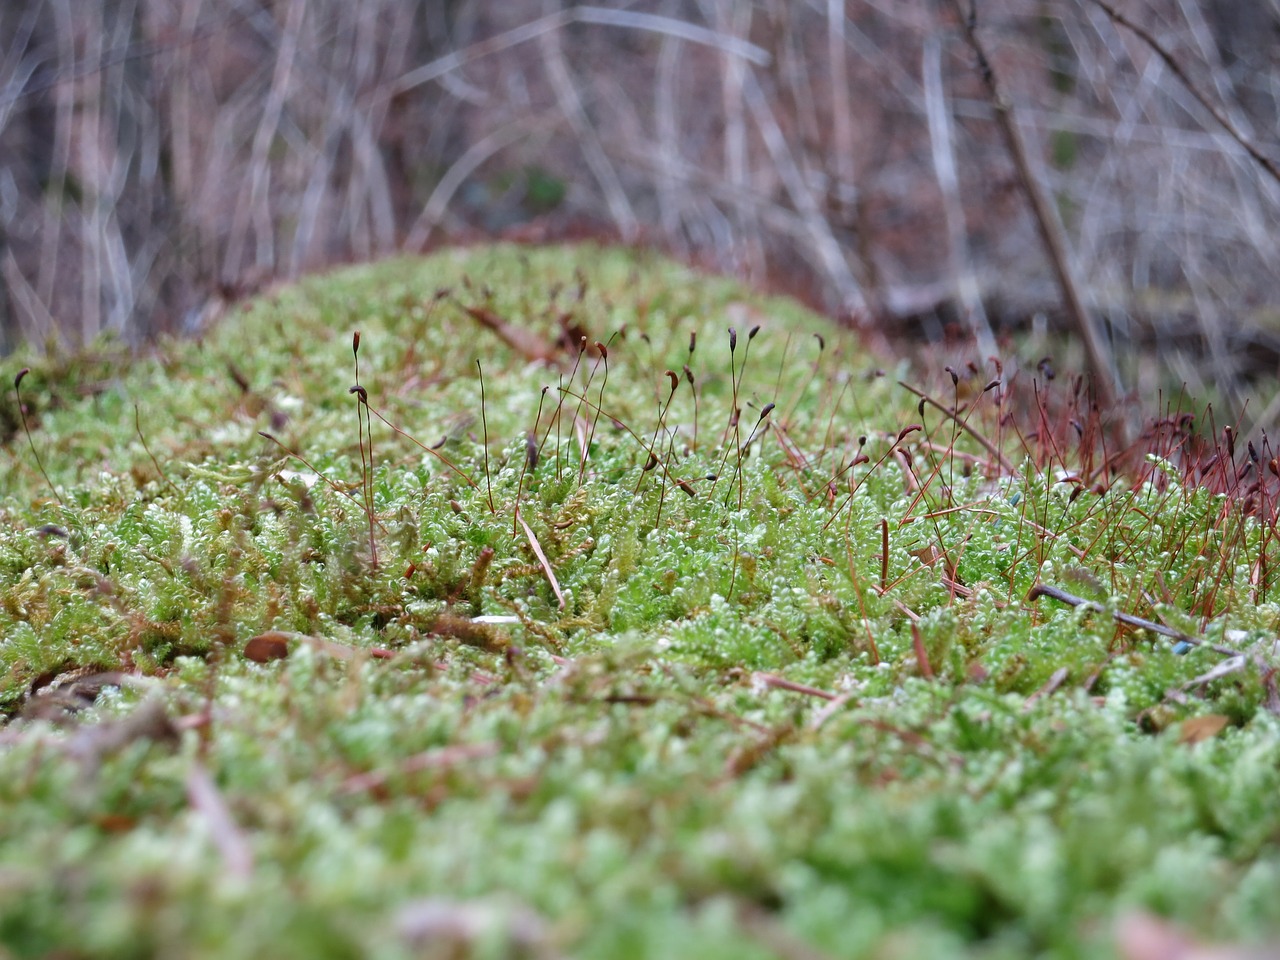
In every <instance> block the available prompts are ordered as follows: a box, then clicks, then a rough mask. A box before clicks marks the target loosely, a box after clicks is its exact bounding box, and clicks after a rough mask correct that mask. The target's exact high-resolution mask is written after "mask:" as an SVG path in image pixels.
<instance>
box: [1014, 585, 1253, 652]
mask: <svg viewBox="0 0 1280 960" xmlns="http://www.w3.org/2000/svg"><path fill="white" fill-rule="evenodd" d="M1040 597H1049V598H1050V599H1052V600H1057V601H1059V602H1061V603H1066V604H1070V605H1071V606H1073V607H1080V608H1082V609H1085V610H1096V611H1097V612H1098V613H1106V612H1107V608H1106V607H1104V606H1103V605H1102V604H1100V603H1095V602H1094V601H1092V600H1086V599H1084V597H1077V596H1076V595H1075V594H1074V593H1067V591H1065V590H1060V589H1058V588H1057V587H1051V586H1049V585H1048V584H1045V583H1037V584H1036V585H1035V586H1034V587H1032V588H1031V592H1030V593H1028V594H1027V600H1028V601H1029V602H1031V603H1035V601H1036V600H1038V599H1039V598H1040ZM1111 616H1112V618H1113V619H1114V620H1115V621H1116V623H1122V624H1124V625H1125V626H1126V627H1137V628H1138V629H1139V630H1149V631H1151V632H1152V633H1157V634H1159V635H1160V636H1162V637H1168V638H1169V639H1170V640H1177V641H1178V642H1179V643H1189V644H1191V645H1192V646H1197V647H1208V648H1209V649H1210V650H1212V651H1214V653H1220V654H1222V655H1223V656H1224V657H1240V656H1244V654H1242V653H1241V652H1240V651H1239V650H1235V649H1233V648H1231V647H1224V646H1221V645H1220V644H1216V643H1210V642H1209V641H1208V640H1206V639H1205V638H1204V637H1195V636H1192V635H1191V634H1189V633H1184V632H1182V631H1181V630H1175V629H1174V628H1173V627H1166V626H1165V625H1164V624H1163V623H1156V622H1155V621H1154V620H1146V619H1143V618H1142V617H1135V616H1134V615H1133V614H1131V613H1122V612H1121V611H1119V610H1114V611H1112V612H1111Z"/></svg>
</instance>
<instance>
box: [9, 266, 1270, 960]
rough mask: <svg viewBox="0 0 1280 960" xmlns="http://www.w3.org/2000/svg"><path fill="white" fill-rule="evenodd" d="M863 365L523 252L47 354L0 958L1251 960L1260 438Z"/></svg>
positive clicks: (1258, 728) (1076, 395)
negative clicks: (1121, 932)
mask: <svg viewBox="0 0 1280 960" xmlns="http://www.w3.org/2000/svg"><path fill="white" fill-rule="evenodd" d="M356 331H359V332H358V333H356ZM353 334H354V335H353ZM873 362H874V361H873V359H872V358H870V357H867V356H865V355H864V354H863V352H862V351H860V349H859V348H858V346H857V344H856V343H855V342H853V341H851V340H849V339H847V338H845V337H844V336H843V335H841V334H840V333H838V332H837V331H835V330H833V329H830V328H828V327H826V326H823V325H822V324H821V323H820V321H818V320H816V319H815V318H812V317H811V316H809V315H807V314H805V313H803V311H801V310H799V309H798V308H796V307H795V306H794V305H791V304H788V303H785V302H781V301H762V300H759V299H755V298H752V297H749V296H747V295H746V294H744V293H743V292H742V291H741V290H740V289H738V288H736V287H735V286H734V285H732V284H730V283H728V282H725V281H718V280H708V279H706V278H698V277H694V276H692V275H690V274H688V273H687V272H686V271H684V270H682V269H681V268H678V267H675V266H673V265H671V264H669V263H666V262H664V261H659V260H656V259H653V258H649V257H645V256H639V257H637V256H636V255H634V254H623V253H619V252H608V251H605V252H601V251H595V250H586V249H578V250H546V251H536V252H531V251H519V250H514V249H508V248H500V249H494V250H478V251H471V252H455V253H448V254H444V255H441V256H438V257H435V258H432V259H429V260H426V261H400V262H391V263H384V264H379V265H376V266H370V267H361V268H356V269H352V270H347V271H343V272H340V273H337V274H335V275H333V276H329V277H322V278H316V279H313V280H310V281H307V282H305V283H303V284H301V285H300V286H298V287H296V288H291V289H287V290H283V291H280V292H278V293H277V294H275V295H273V296H271V297H268V298H265V299H263V300H260V301H258V302H256V303H254V304H252V305H250V306H249V307H248V308H246V309H245V310H244V311H243V312H242V313H241V314H240V315H238V316H236V317H234V318H232V319H229V320H228V321H226V322H224V323H223V324H221V325H220V326H218V327H217V328H216V329H213V330H211V331H209V332H208V333H207V334H206V335H205V336H204V337H203V338H202V339H200V340H199V341H196V342H191V343H182V342H173V343H166V344H163V345H161V346H159V347H157V348H156V349H155V350H153V351H150V352H149V353H147V354H145V355H143V356H136V355H130V356H129V358H128V359H127V360H126V358H125V354H124V352H123V351H121V350H116V349H114V348H113V347H112V346H111V345H109V344H108V345H103V346H101V347H100V348H98V351H97V352H96V353H94V354H89V355H85V356H82V357H79V358H75V359H64V360H61V361H57V362H56V363H53V362H51V363H48V364H45V365H43V366H33V368H32V370H31V371H30V372H29V373H28V374H26V375H25V376H24V377H22V378H21V382H20V383H19V384H18V386H17V389H16V390H15V393H14V396H13V397H11V398H10V407H9V408H7V409H6V410H5V412H4V423H5V425H6V431H7V433H8V435H9V442H8V452H7V456H6V459H5V467H4V469H5V474H4V477H3V480H2V481H0V482H2V483H3V490H4V493H5V499H4V502H3V507H2V513H0V523H2V527H0V637H2V639H0V663H3V667H4V674H3V680H2V681H0V709H2V710H3V711H4V715H5V717H6V718H7V722H6V725H5V726H4V727H0V807H2V810H0V814H2V815H0V884H3V886H4V889H5V891H6V896H5V897H4V898H2V899H0V943H3V944H5V945H6V946H7V947H8V948H9V950H10V951H11V952H12V953H13V955H15V956H44V955H47V954H49V953H52V952H61V953H63V954H64V955H72V956H74V955H80V954H83V955H89V954H92V955H95V956H98V955H120V956H126V955H128V956H135V955H147V954H162V955H166V956H171V955H176V956H183V955H186V956H203V955H235V956H255V955H260V956H273V957H278V956H290V955H294V956H330V955H332V956H345V955H385V956H410V955H416V956H420V955H423V954H424V952H425V953H426V955H429V956H467V955H476V956H489V955H493V956H507V955H510V956H524V955H527V956H553V955H561V954H569V953H571V954H573V955H582V956H602V957H603V956H609V957H613V956H654V957H658V956H661V957H677V956H725V957H730V956H732V957H743V956H747V957H751V956H760V957H764V956H779V955H782V956H788V955H795V956H799V955H810V954H809V953H804V952H803V951H810V952H811V953H812V952H815V951H816V953H813V955H824V954H830V955H838V956H885V955H890V954H897V955H929V956H939V957H942V956H957V957H962V956H984V957H986V956H1023V955H1029V954H1031V953H1054V954H1063V955H1068V954H1078V953H1082V952H1085V951H1088V952H1090V953H1091V954H1093V955H1103V956H1105V955H1107V954H1108V952H1109V951H1111V952H1114V951H1115V950H1116V949H1118V947H1117V945H1116V942H1115V941H1114V938H1113V929H1114V923H1115V922H1117V921H1118V920H1122V919H1123V918H1124V917H1126V916H1133V915H1139V914H1141V913H1144V912H1149V913H1154V914H1157V915H1161V916H1164V917H1168V918H1170V920H1169V922H1170V923H1171V924H1174V925H1175V926H1177V927H1179V928H1185V930H1186V931H1190V932H1191V933H1195V934H1197V935H1200V936H1204V937H1210V938H1215V939H1230V940H1237V939H1238V940H1245V941H1248V940H1265V939H1266V937H1267V936H1268V934H1271V933H1274V932H1276V931H1277V930H1278V929H1280V906H1277V904H1280V900H1278V899H1277V897H1276V893H1277V892H1278V889H1277V888H1278V886H1280V855H1278V851H1277V846H1276V839H1277V837H1278V836H1280V810H1277V808H1276V806H1275V804H1274V797H1275V795H1276V790H1277V787H1280V743H1278V741H1277V736H1276V735H1277V732H1280V723H1278V722H1277V719H1276V712H1277V710H1280V696H1278V695H1277V692H1276V679H1275V670H1274V667H1273V664H1274V663H1275V660H1276V658H1275V651H1274V649H1273V643H1274V640H1275V637H1276V633H1277V620H1278V617H1277V612H1278V608H1277V607H1276V605H1275V601H1274V597H1275V592H1276V582H1275V579H1276V559H1277V558H1276V556H1275V554H1276V538H1275V527H1274V509H1273V506H1272V505H1273V503H1274V473H1275V471H1274V470H1273V468H1272V462H1271V461H1269V459H1268V456H1267V453H1266V452H1265V450H1263V451H1261V452H1260V451H1259V449H1258V448H1256V447H1249V448H1248V449H1247V450H1241V451H1236V450H1235V438H1234V436H1233V435H1232V434H1231V433H1230V432H1229V431H1228V432H1227V433H1225V434H1223V435H1221V438H1220V442H1218V443H1217V444H1216V446H1215V445H1214V443H1213V442H1212V439H1211V441H1210V442H1209V443H1208V445H1205V443H1204V441H1202V440H1200V439H1198V436H1199V435H1198V434H1197V433H1196V425H1195V424H1194V423H1193V422H1192V419H1191V418H1189V417H1184V416H1180V415H1176V414H1174V413H1171V414H1170V415H1168V416H1166V417H1164V418H1163V419H1162V420H1160V421H1157V422H1155V423H1154V424H1153V425H1152V427H1151V429H1150V431H1148V434H1147V435H1146V436H1145V437H1144V438H1143V439H1142V440H1140V441H1139V443H1140V447H1138V448H1136V450H1137V453H1138V456H1137V457H1136V459H1135V456H1134V455H1133V453H1134V452H1133V451H1108V449H1107V446H1106V441H1105V433H1104V430H1103V418H1102V417H1101V416H1100V415H1099V412H1098V411H1097V410H1095V409H1093V408H1092V407H1091V405H1090V403H1089V399H1088V395H1087V392H1086V391H1085V390H1084V389H1083V388H1082V386H1081V385H1080V384H1079V383H1078V382H1072V383H1067V384H1065V385H1063V384H1062V383H1061V381H1054V380H1052V379H1051V375H1052V371H1051V370H1050V369H1049V368H1048V366H1047V365H1042V366H1041V367H1040V369H1039V371H1038V373H1037V375H1036V376H1031V375H1030V374H1029V373H1027V372H1025V371H1024V373H1023V374H1020V375H1019V376H1020V377H1021V380H1019V378H1018V377H1014V376H1012V375H1006V373H1005V371H1004V370H1003V369H1002V368H999V367H997V366H995V365H991V366H988V367H979V366H976V365H975V366H960V365H958V364H957V366H956V367H955V368H954V369H948V370H945V371H937V372H936V375H935V374H928V375H926V376H925V377H924V382H923V383H920V384H916V383H915V382H914V381H913V380H912V378H911V374H910V373H909V371H908V368H907V367H906V365H903V366H901V367H900V368H899V369H897V370H894V371H889V372H886V371H883V370H877V369H875V368H874V367H873V366H872V363H873ZM14 373H15V375H16V374H17V371H16V370H15V371H14ZM24 405H25V406H24ZM1206 434H1207V435H1208V436H1210V437H1211V438H1212V437H1213V436H1214V434H1213V433H1212V432H1206ZM1215 449H1216V451H1217V452H1216V456H1217V459H1213V457H1214V455H1215V454H1214V450H1215ZM1121 454H1128V456H1127V459H1126V457H1122V456H1121ZM1144 457H1145V459H1144ZM1170 929H1172V928H1170ZM1170 935H1173V934H1170ZM1179 935H1180V934H1179ZM1187 935H1188V936H1189V935H1191V934H1190V933H1188V934H1187ZM1121 946H1123V944H1121ZM77 951H78V953H77ZM432 951H435V952H434V953H433V952H432Z"/></svg>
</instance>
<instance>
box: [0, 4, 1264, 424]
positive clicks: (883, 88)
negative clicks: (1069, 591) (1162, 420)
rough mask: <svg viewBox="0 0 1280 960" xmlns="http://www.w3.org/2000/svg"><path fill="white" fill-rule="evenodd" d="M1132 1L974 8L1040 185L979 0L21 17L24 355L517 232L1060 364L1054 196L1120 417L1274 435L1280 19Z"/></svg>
mask: <svg viewBox="0 0 1280 960" xmlns="http://www.w3.org/2000/svg"><path fill="white" fill-rule="evenodd" d="M1115 2H1116V3H1118V4H1119V5H1120V7H1121V8H1122V14H1123V17H1125V18H1127V20H1128V24H1123V23H1119V22H1117V20H1116V19H1115V18H1113V17H1112V16H1111V15H1110V14H1109V12H1108V10H1107V9H1106V8H1105V6H1104V5H1103V4H1101V3H1099V2H1098V0H1042V2H1032V0H980V2H979V3H978V4H977V6H976V10H975V11H974V12H975V13H976V27H977V30H976V36H977V38H978V40H979V42H980V44H981V46H982V47H983V49H984V50H985V54H986V57H987V58H988V64H989V66H990V67H991V69H992V70H993V71H994V74H995V76H996V78H997V80H998V81H999V82H1000V83H1001V84H1002V85H1003V88H1004V93H1005V97H1006V99H1007V102H1008V103H1009V105H1010V106H1011V116H1012V118H1013V120H1014V122H1015V125H1016V128H1017V131H1018V132H1019V134H1020V136H1021V138H1022V139H1023V141H1024V142H1025V146H1026V158H1027V159H1026V163H1025V164H1023V165H1022V167H1021V168H1020V167H1019V165H1017V164H1016V163H1015V162H1014V159H1013V155H1012V154H1011V151H1010V149H1009V145H1008V143H1007V141H1006V139H1005V137H1004V136H1002V133H1003V131H1002V130H1001V129H1000V126H999V124H998V123H997V119H998V118H997V111H996V109H995V108H994V107H993V103H996V102H999V101H995V100H993V98H992V96H991V95H990V93H989V90H988V87H987V85H986V84H985V82H984V71H983V69H982V63H981V61H980V60H979V57H978V54H977V53H976V51H975V48H974V46H972V45H971V43H970V42H969V38H968V30H967V27H968V26H969V25H970V23H971V21H970V20H969V16H968V15H969V12H970V10H971V7H970V2H969V0H963V3H962V4H954V3H951V2H949V0H755V2H749V0H635V2H621V0H612V2H610V0H602V2H600V3H596V4H590V5H588V4H582V5H569V4H564V3H555V2H544V0H360V2H359V3H352V2H350V0H4V2H3V3H2V4H0V351H3V352H5V353H9V352H13V351H14V350H17V349H19V348H20V347H21V348H22V349H29V348H32V347H39V348H50V347H53V348H57V347H72V346H75V345H78V344H82V343H85V342H87V341H89V340H92V339H93V338H94V337H96V336H98V335H99V334H101V333H104V332H111V333H113V334H115V335H116V336H118V337H120V338H123V339H125V340H126V341H128V342H130V343H135V344H139V345H142V344H145V343H147V342H148V341H150V340H152V339H154V338H155V337H156V336H158V335H161V334H164V333H176V334H195V333H198V332H199V331H200V330H202V329H203V328H204V327H205V325H207V324H208V323H210V322H213V321H214V320H216V317H217V316H218V315H219V314H220V313H221V312H223V311H224V310H225V309H226V307H227V306H228V305H229V304H231V303H233V302H234V301H235V300H236V299H237V298H240V297H243V296H245V295H247V294H250V293H253V292H255V291H257V290H260V289H262V288H263V287H264V286H266V285H268V284H270V283H273V282H275V281H278V280H281V279H285V278H290V277H295V276H297V275H299V274H302V273H305V272H308V271H314V270H317V269H320V268H323V267H325V266H327V265H330V264H334V263H341V262H347V261H355V260H364V259H369V258H375V257H383V256H387V255H390V254H394V253H396V252H399V251H419V250H427V249H430V248H432V247H435V246H438V245H441V244H445V243H456V242H467V241H475V240H480V239H485V238H490V237H503V238H508V239H515V240H520V241H525V242H549V241H555V240H564V239H578V238H602V239H607V240H618V241H623V242H629V243H636V244H642V245H646V246H650V247H654V248H658V249H661V250H663V251H666V252H669V253H672V254H674V255H676V256H678V257H680V258H683V259H685V260H686V261H688V262H691V263H693V264H696V265H699V266H703V267H706V268H709V269H714V270H717V271H723V272H728V273H732V274H735V275H738V276H741V277H743V278H745V279H747V280H749V281H751V282H753V283H755V284H757V285H759V286H762V287H764V288H767V289H771V290H776V291H780V292H785V293H789V294H793V295H796V296H798V297H800V298H801V299H803V300H804V301H806V302H807V303H809V304H811V305H813V306H815V307H817V308H819V309H821V310H823V311H825V312H827V313H829V314H831V315H833V316H835V317H837V318H839V319H841V320H843V321H844V322H847V323H851V324H855V325H857V326H859V327H861V328H863V329H864V330H866V331H867V332H868V333H869V334H870V335H872V336H873V337H877V338H884V339H885V340H887V341H890V343H889V346H890V347H891V348H893V349H901V348H902V347H903V345H914V344H918V343H922V342H929V343H933V344H938V343H943V344H948V345H950V347H949V348H954V349H956V350H962V349H965V350H969V351H970V352H971V353H972V355H973V356H975V357H982V356H985V355H987V353H988V352H989V351H991V350H993V349H995V350H1001V351H1015V350H1017V349H1021V346H1020V345H1025V344H1026V343H1028V342H1032V343H1033V346H1032V349H1035V350H1040V349H1049V348H1050V347H1052V346H1053V345H1054V344H1055V343H1066V342H1068V341H1070V340H1073V339H1074V340H1076V341H1078V337H1076V333H1078V332H1079V331H1078V330H1076V328H1074V327H1073V326H1072V324H1071V316H1070V311H1067V310H1064V307H1063V303H1064V300H1063V296H1062V292H1061V288H1060V282H1059V280H1058V274H1057V273H1056V272H1055V270H1054V269H1053V265H1052V263H1051V259H1050V258H1049V257H1048V256H1047V255H1046V252H1045V250H1046V248H1045V244H1044V243H1043V241H1042V235H1041V232H1040V229H1039V227H1038V224H1037V219H1036V217H1035V216H1033V213H1032V207H1031V205H1030V204H1029V203H1028V196H1027V191H1026V189H1025V188H1026V186H1027V179H1028V177H1030V178H1031V179H1032V180H1033V181H1034V183H1035V184H1036V185H1037V187H1038V189H1040V190H1041V191H1042V196H1043V197H1045V198H1047V199H1048V202H1049V205H1050V208H1051V212H1052V214H1053V217H1052V219H1053V220H1054V221H1056V227H1055V229H1057V230H1058V231H1059V236H1060V239H1061V241H1062V244H1063V251H1064V255H1065V258H1066V261H1067V262H1066V264H1065V266H1066V267H1067V269H1068V270H1069V272H1070V274H1071V275H1072V276H1073V277H1074V279H1075V281H1076V282H1077V284H1078V288H1079V292H1080V296H1081V300H1082V302H1083V304H1084V306H1085V308H1086V309H1087V311H1088V313H1089V315H1090V317H1091V318H1092V320H1093V322H1094V323H1095V324H1096V329H1097V331H1098V333H1099V337H1100V343H1101V344H1102V346H1103V350H1104V352H1105V354H1106V357H1105V362H1106V363H1107V364H1109V365H1111V366H1112V367H1113V371H1114V372H1118V374H1119V376H1120V382H1121V383H1123V384H1124V385H1125V388H1126V389H1128V390H1130V391H1144V390H1145V391H1148V392H1149V395H1148V396H1146V397H1145V398H1144V401H1145V402H1146V403H1147V404H1148V405H1154V404H1155V403H1156V402H1157V399H1156V394H1154V392H1153V391H1155V390H1156V389H1161V390H1165V391H1169V390H1176V388H1177V387H1178V386H1179V385H1182V384H1185V386H1186V389H1187V391H1188V392H1189V393H1190V394H1191V395H1193V396H1197V397H1202V398H1203V397H1209V396H1212V397H1216V398H1217V400H1218V402H1219V403H1221V404H1222V405H1224V406H1225V407H1227V409H1226V410H1221V411H1219V413H1218V418H1217V422H1218V423H1219V424H1221V423H1224V422H1231V421H1232V420H1233V419H1236V418H1238V419H1240V420H1241V421H1242V422H1243V424H1244V426H1245V427H1246V428H1248V427H1249V426H1258V425H1262V426H1264V427H1265V426H1266V425H1268V424H1271V423H1274V422H1276V421H1278V420H1280V404H1278V403H1276V402H1273V400H1272V398H1273V397H1274V396H1275V395H1276V393H1277V391H1276V388H1275V386H1274V384H1275V383H1277V382H1278V380H1277V373H1280V284H1278V283H1277V280H1276V277H1277V274H1278V270H1277V267H1278V266H1280V257H1278V253H1280V251H1278V249H1277V245H1278V243H1280V230H1278V229H1277V223H1278V219H1277V213H1278V212H1280V182H1277V178H1276V177H1275V175H1274V170H1275V168H1274V162H1275V161H1277V160H1280V142H1278V141H1280V135H1278V134H1277V131H1278V130H1280V122H1278V121H1280V0H1255V2H1244V0H1123V2H1121V0H1115ZM1135 28H1136V29H1135ZM1249 148H1252V150H1253V155H1251V153H1250V149H1249ZM1260 157H1261V158H1262V160H1263V161H1266V160H1269V161H1270V162H1271V163H1272V164H1273V165H1272V167H1271V168H1270V172H1269V171H1268V168H1267V166H1266V163H1265V162H1262V161H1260V159H1259V158H1260ZM1073 331H1074V332H1073ZM1058 333H1061V334H1063V336H1064V339H1063V340H1061V341H1057V340H1055V339H1054V337H1055V335H1056V334H1058ZM24 344H25V346H24ZM1062 349H1063V350H1065V351H1067V352H1068V353H1069V352H1070V350H1071V349H1073V348H1068V347H1063V348H1062ZM1078 358H1079V360H1080V363H1081V364H1082V365H1083V364H1084V363H1086V362H1087V358H1085V357H1084V355H1083V354H1079V355H1078ZM1032 362H1034V360H1033V361H1032ZM1165 396H1166V398H1167V396H1168V393H1167V392H1166V394H1165ZM1250 398H1251V399H1250ZM1246 399H1248V401H1249V403H1248V408H1247V412H1246V413H1244V414H1243V416H1242V415H1241V410H1242V409H1245V401H1246Z"/></svg>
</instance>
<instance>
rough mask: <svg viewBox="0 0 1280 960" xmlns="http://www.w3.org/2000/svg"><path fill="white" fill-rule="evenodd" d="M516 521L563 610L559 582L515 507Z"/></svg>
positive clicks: (539, 545) (518, 509) (540, 545)
mask: <svg viewBox="0 0 1280 960" xmlns="http://www.w3.org/2000/svg"><path fill="white" fill-rule="evenodd" d="M516 519H517V520H519V521H520V526H521V528H523V530H524V535H525V536H526V537H528V538H529V546H530V547H532V548H533V553H534V556H536V557H537V558H538V563H540V564H541V565H542V572H543V573H545V574H546V575H547V580H548V581H549V582H550V583H551V589H552V590H553V591H554V592H555V595H556V599H557V600H559V601H560V609H561V610H563V609H564V606H565V604H564V594H563V593H561V592H560V582H559V581H558V580H556V574H555V571H554V570H552V569H551V564H550V563H549V562H548V561H547V555H546V554H545V553H543V552H542V544H540V543H539V542H538V538H537V537H535V536H534V535H533V531H532V530H530V529H529V525H528V524H527V523H525V522H524V517H522V516H520V508H519V507H518V506H517V507H516Z"/></svg>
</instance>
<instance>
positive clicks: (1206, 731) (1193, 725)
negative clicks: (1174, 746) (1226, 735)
mask: <svg viewBox="0 0 1280 960" xmlns="http://www.w3.org/2000/svg"><path fill="white" fill-rule="evenodd" d="M1230 722H1231V718H1230V717H1224V716H1223V715H1222V714H1220V713H1206V714H1204V715H1203V716H1199V717H1190V718H1188V719H1186V720H1183V721H1182V726H1181V728H1180V730H1179V733H1178V742H1179V743H1186V744H1195V743H1202V742H1203V741H1205V740H1212V739H1213V738H1214V737H1216V736H1217V735H1218V734H1220V733H1221V732H1222V731H1223V730H1225V729H1226V726H1227V724H1229V723H1230Z"/></svg>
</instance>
